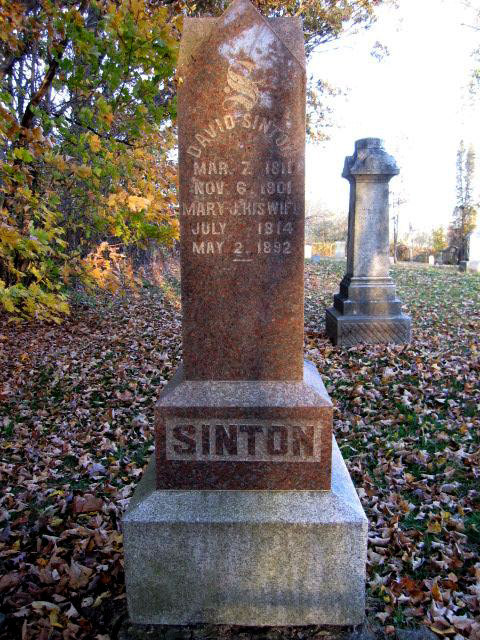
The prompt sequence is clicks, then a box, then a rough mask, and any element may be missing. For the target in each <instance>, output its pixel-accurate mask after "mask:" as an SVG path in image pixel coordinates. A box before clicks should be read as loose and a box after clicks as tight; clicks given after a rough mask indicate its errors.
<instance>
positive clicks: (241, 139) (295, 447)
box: [156, 0, 332, 489]
mask: <svg viewBox="0 0 480 640" xmlns="http://www.w3.org/2000/svg"><path fill="white" fill-rule="evenodd" d="M178 82H179V88H178V114H179V115H178V128H179V182H180V232H181V272H182V306H183V357H184V361H183V369H182V370H181V371H180V372H179V373H178V375H177V377H176V379H174V380H173V381H172V382H171V383H170V385H169V386H168V387H167V388H166V389H165V390H164V391H163V393H162V395H161V397H160V401H159V404H158V407H157V440H156V453H157V486H158V487H159V488H191V489H201V488H218V489H243V488H245V489H249V488H251V489H253V488H256V489H280V488H285V489H293V488H300V489H327V488H329V486H330V457H331V454H330V448H331V411H332V410H331V404H330V401H329V399H328V396H327V394H326V392H325V389H324V387H323V385H322V383H321V380H320V378H319V376H318V374H316V372H314V371H312V370H310V369H307V371H306V373H305V371H304V363H303V267H304V175H305V171H304V159H305V56H304V47H303V33H302V28H301V22H300V20H299V19H296V18H276V19H270V20H267V19H265V18H264V17H263V16H262V15H261V14H260V13H259V12H258V11H257V10H256V9H255V8H254V7H253V5H252V4H251V3H250V2H248V0H235V2H233V3H232V4H231V5H230V7H229V8H228V9H227V10H226V11H225V13H224V14H223V15H222V16H221V17H220V18H219V19H212V18H205V19H187V20H186V21H185V24H184V34H183V38H182V46H181V51H180V60H179V71H178Z"/></svg>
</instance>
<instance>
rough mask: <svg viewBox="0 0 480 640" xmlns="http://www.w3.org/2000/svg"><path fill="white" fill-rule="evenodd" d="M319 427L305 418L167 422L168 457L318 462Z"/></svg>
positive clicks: (192, 459) (198, 459)
mask: <svg viewBox="0 0 480 640" xmlns="http://www.w3.org/2000/svg"><path fill="white" fill-rule="evenodd" d="M320 445H321V442H320V429H319V427H318V426H317V425H315V424H314V423H312V422H307V421H305V420H297V421H292V420H278V421H272V420H268V421H267V420H253V419H245V420H238V419H235V420H233V419H232V420H222V419H217V420H215V419H210V420H198V419H195V420H191V419H181V418H170V419H168V420H167V423H166V458H167V460H186V461H188V460H191V461H194V460H195V461H202V460H203V461H229V462H234V461H242V462H245V461H251V462H261V461H264V462H272V461H275V462H285V461H292V462H294V461H297V462H313V461H315V462H318V461H319V460H320V448H321V447H320Z"/></svg>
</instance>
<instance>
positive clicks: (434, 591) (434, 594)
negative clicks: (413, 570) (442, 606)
mask: <svg viewBox="0 0 480 640" xmlns="http://www.w3.org/2000/svg"><path fill="white" fill-rule="evenodd" d="M432 597H433V599H434V600H436V601H437V602H442V601H443V600H442V593H441V591H440V588H439V586H438V582H437V580H436V579H435V580H434V581H433V584H432Z"/></svg>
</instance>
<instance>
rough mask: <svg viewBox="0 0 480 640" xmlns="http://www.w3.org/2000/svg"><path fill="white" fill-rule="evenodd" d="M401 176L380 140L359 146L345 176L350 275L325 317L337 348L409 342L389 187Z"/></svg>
mask: <svg viewBox="0 0 480 640" xmlns="http://www.w3.org/2000/svg"><path fill="white" fill-rule="evenodd" d="M398 173H399V169H398V167H397V164H396V162H395V160H394V158H393V157H392V156H391V155H389V154H388V153H387V152H386V151H385V149H384V146H383V141H382V140H380V139H379V138H364V139H362V140H357V142H356V143H355V152H354V154H353V156H348V157H347V158H346V159H345V166H344V169H343V173H342V176H343V177H344V178H346V179H347V180H348V181H349V183H350V207H349V213H348V242H347V272H346V274H345V276H344V278H343V280H342V282H341V283H340V293H338V294H336V295H335V296H334V303H333V307H331V308H329V309H327V312H326V330H327V335H328V336H329V338H330V339H331V341H332V342H333V344H336V345H339V346H346V347H351V346H353V345H355V344H358V343H369V344H379V343H388V342H392V343H396V344H404V343H407V342H409V341H410V333H411V320H410V318H409V316H407V315H405V314H404V313H403V312H402V303H401V301H400V300H399V299H398V298H397V295H396V288H395V283H394V282H393V280H392V278H391V276H390V259H389V254H390V251H389V214H388V195H389V191H388V183H389V181H390V179H391V178H392V177H393V176H395V175H397V174H398Z"/></svg>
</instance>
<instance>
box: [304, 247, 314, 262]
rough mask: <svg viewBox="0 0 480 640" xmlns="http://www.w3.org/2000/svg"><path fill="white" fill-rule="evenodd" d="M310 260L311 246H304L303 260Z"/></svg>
mask: <svg viewBox="0 0 480 640" xmlns="http://www.w3.org/2000/svg"><path fill="white" fill-rule="evenodd" d="M311 259H312V245H311V244H306V245H305V260H311Z"/></svg>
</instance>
